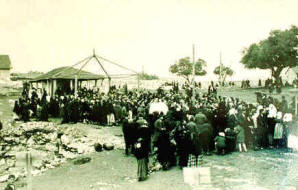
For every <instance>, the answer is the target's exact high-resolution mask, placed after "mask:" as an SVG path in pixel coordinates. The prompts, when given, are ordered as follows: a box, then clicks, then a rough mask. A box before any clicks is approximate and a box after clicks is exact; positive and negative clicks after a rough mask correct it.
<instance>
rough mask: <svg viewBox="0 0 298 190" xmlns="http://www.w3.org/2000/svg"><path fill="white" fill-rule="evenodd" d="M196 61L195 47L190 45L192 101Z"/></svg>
mask: <svg viewBox="0 0 298 190" xmlns="http://www.w3.org/2000/svg"><path fill="white" fill-rule="evenodd" d="M195 65H196V59H195V45H194V44H193V45H192V76H193V81H192V97H193V101H194V100H195V74H196V67H195Z"/></svg>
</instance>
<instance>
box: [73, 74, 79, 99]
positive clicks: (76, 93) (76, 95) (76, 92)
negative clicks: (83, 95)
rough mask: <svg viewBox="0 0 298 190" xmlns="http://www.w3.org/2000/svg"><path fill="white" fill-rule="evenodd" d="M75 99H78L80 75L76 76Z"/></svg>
mask: <svg viewBox="0 0 298 190" xmlns="http://www.w3.org/2000/svg"><path fill="white" fill-rule="evenodd" d="M74 86H75V97H78V75H76V76H75V85H74Z"/></svg>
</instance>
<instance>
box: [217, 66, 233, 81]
mask: <svg viewBox="0 0 298 190" xmlns="http://www.w3.org/2000/svg"><path fill="white" fill-rule="evenodd" d="M213 73H214V74H216V75H218V77H219V80H220V83H221V84H222V83H224V82H225V81H226V78H227V76H232V75H233V74H234V71H233V70H232V69H231V67H228V66H224V65H219V66H217V67H215V69H214V71H213Z"/></svg>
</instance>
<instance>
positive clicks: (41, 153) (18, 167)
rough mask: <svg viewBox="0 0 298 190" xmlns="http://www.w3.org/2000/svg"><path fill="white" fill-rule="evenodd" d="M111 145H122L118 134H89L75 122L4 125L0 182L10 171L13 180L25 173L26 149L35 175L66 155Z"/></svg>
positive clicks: (58, 161)
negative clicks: (64, 123)
mask: <svg viewBox="0 0 298 190" xmlns="http://www.w3.org/2000/svg"><path fill="white" fill-rule="evenodd" d="M114 148H116V149H117V148H121V149H123V148H124V145H123V142H121V140H119V138H117V137H113V136H111V135H110V136H109V135H104V137H100V136H92V135H91V136H89V134H87V133H86V131H84V130H82V129H80V128H78V127H76V126H75V125H74V126H72V125H68V126H67V127H62V126H58V125H55V124H54V123H51V122H28V123H23V124H21V125H19V126H15V127H14V126H9V127H5V128H3V129H2V130H1V133H0V183H2V182H5V181H7V180H8V178H9V176H10V175H13V176H14V177H15V179H16V180H17V179H18V178H19V177H25V176H26V170H25V167H26V164H25V160H26V159H25V155H26V152H28V151H29V152H30V153H31V156H32V174H33V175H38V174H40V173H42V172H44V171H46V170H47V169H49V168H55V167H57V166H59V165H60V164H61V163H64V162H66V161H67V159H73V158H77V157H78V156H80V155H83V154H88V153H91V152H94V151H102V150H103V149H105V150H112V149H114Z"/></svg>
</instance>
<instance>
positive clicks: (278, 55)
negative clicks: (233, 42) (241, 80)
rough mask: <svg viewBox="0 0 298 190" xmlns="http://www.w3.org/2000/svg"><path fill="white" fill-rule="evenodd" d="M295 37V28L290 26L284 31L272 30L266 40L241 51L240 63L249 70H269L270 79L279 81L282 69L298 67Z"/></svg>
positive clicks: (297, 42)
mask: <svg viewBox="0 0 298 190" xmlns="http://www.w3.org/2000/svg"><path fill="white" fill-rule="evenodd" d="M297 35H298V28H297V26H291V27H290V29H286V30H284V31H281V30H273V31H271V32H270V35H269V37H268V38H267V39H265V40H261V41H260V42H259V43H254V44H251V45H250V46H249V48H245V49H244V50H243V52H242V53H243V57H242V59H241V63H243V64H244V65H245V67H246V68H249V69H251V68H259V69H270V70H271V75H272V77H274V78H275V79H276V80H280V73H281V71H282V70H283V69H284V68H287V67H290V68H292V67H295V66H297V65H298V61H297V56H298V53H297V49H296V48H297V46H298V38H297Z"/></svg>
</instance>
